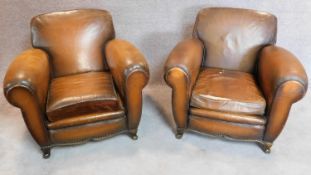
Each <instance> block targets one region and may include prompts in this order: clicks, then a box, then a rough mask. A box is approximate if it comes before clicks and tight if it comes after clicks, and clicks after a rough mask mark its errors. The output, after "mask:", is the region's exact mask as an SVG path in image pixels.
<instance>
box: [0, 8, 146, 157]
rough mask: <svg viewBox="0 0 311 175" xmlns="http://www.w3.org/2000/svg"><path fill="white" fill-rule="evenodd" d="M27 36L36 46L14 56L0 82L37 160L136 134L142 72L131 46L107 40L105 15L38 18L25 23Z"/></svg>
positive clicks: (58, 14) (137, 54)
mask: <svg viewBox="0 0 311 175" xmlns="http://www.w3.org/2000/svg"><path fill="white" fill-rule="evenodd" d="M31 34H32V44H33V47H35V48H36V49H30V50H27V51H25V52H23V53H22V54H21V55H19V56H17V57H16V58H15V59H14V61H13V62H12V64H11V65H10V67H9V68H8V71H7V73H6V76H5V79H4V83H3V85H4V93H5V97H6V98H7V100H8V101H9V102H10V103H11V104H12V105H14V106H16V107H18V108H20V109H21V112H22V114H23V117H24V120H25V123H26V126H27V128H28V129H29V131H30V133H31V135H32V136H33V137H34V139H35V140H36V142H37V143H38V144H39V145H40V147H41V149H42V151H43V155H44V157H45V158H47V157H48V156H49V155H50V149H51V148H52V147H54V146H59V145H71V144H79V143H85V142H87V141H90V140H100V139H103V138H107V137H111V136H113V135H116V134H119V133H123V132H127V133H129V134H130V136H131V137H132V138H133V139H136V138H137V135H136V134H137V129H138V125H139V121H140V117H141V111H142V89H143V88H144V86H145V85H146V84H147V82H148V80H149V69H148V65H147V62H146V61H145V59H144V56H143V55H142V54H141V53H140V52H139V50H138V49H137V48H135V47H134V46H133V45H132V44H130V43H129V42H127V41H123V40H113V38H114V29H113V23H112V19H111V16H110V14H109V12H107V11H105V10H95V9H81V10H71V11H63V12H53V13H48V14H43V15H39V16H36V17H34V18H33V19H32V21H31ZM109 41H110V42H109ZM108 42H109V44H108V46H107V43H108ZM106 56H107V59H106ZM108 66H109V67H108ZM115 85H116V89H115V87H114V86H115ZM119 95H120V96H119Z"/></svg>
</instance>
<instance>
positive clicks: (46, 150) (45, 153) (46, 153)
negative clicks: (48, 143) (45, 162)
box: [41, 148, 51, 159]
mask: <svg viewBox="0 0 311 175" xmlns="http://www.w3.org/2000/svg"><path fill="white" fill-rule="evenodd" d="M41 150H42V153H43V158H44V159H48V158H49V157H50V156H51V148H41Z"/></svg>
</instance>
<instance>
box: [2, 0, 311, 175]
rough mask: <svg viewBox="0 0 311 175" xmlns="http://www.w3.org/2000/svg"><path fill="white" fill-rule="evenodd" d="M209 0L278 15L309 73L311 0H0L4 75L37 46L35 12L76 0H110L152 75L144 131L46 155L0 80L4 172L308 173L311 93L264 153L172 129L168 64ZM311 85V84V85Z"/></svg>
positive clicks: (119, 25)
mask: <svg viewBox="0 0 311 175" xmlns="http://www.w3.org/2000/svg"><path fill="white" fill-rule="evenodd" d="M205 7H240V8H250V9H256V10H262V11H267V12H270V13H272V14H274V15H276V16H277V17H278V35H277V36H278V40H277V45H279V46H282V47H285V48H287V49H288V50H290V51H291V52H293V53H294V54H295V55H296V56H297V57H298V58H299V60H300V61H301V62H302V64H303V65H304V66H305V69H306V71H307V73H308V74H309V75H311V61H310V55H311V32H310V31H311V22H310V20H311V10H310V9H311V1H301V0H300V1H299V0H283V1H278V0H262V1H259V0H258V1H255V0H219V1H214V0H205V1H203V0H202V1H200V0H89V1H86V0H66V1H65V0H63V1H60V0H51V1H49V0H36V1H33V0H24V1H22V0H0V80H1V81H0V85H1V86H2V80H3V77H4V74H5V71H6V69H7V67H8V65H9V63H10V62H11V61H12V59H13V58H14V57H15V56H16V55H18V54H19V53H21V52H22V51H23V50H25V49H28V48H31V44H30V28H29V23H30V20H31V18H32V17H33V16H35V15H38V14H41V13H47V12H53V11H61V10H70V9H78V8H98V9H106V10H108V11H110V12H111V14H112V16H113V21H114V26H115V30H116V35H117V38H122V39H125V40H128V41H131V42H132V43H134V44H135V46H136V47H138V48H139V49H140V50H141V51H142V52H143V53H144V55H145V57H146V59H147V61H148V63H149V66H150V72H151V79H150V82H149V84H148V86H147V87H146V89H145V90H144V108H143V116H142V121H141V125H140V128H139V133H138V134H139V139H138V140H137V141H132V140H131V139H129V138H128V137H127V136H126V135H120V136H117V137H114V138H111V139H107V140H105V141H102V142H96V143H88V144H85V145H81V146H75V147H62V148H55V149H53V150H52V156H51V158H50V159H49V160H44V159H42V158H41V153H40V150H39V147H38V146H37V145H36V144H35V142H34V141H33V139H32V138H31V136H30V134H29V132H28V131H27V129H26V127H25V124H24V122H23V120H22V117H21V113H20V111H19V110H18V109H17V108H13V107H12V106H11V105H9V104H8V103H7V102H6V100H5V99H4V96H3V93H2V88H1V90H0V174H40V175H42V174H136V175H137V174H180V175H181V174H203V173H204V174H229V173H230V174H309V173H310V172H311V167H310V162H311V131H310V130H311V129H310V128H311V116H310V112H311V109H310V105H311V99H310V95H309V94H310V93H308V94H307V95H306V97H305V98H304V99H303V100H302V101H300V102H298V103H296V104H295V105H294V106H293V107H292V111H291V113H290V117H289V120H288V123H287V125H286V127H285V130H284V132H283V133H282V134H281V135H280V137H279V138H278V139H277V141H276V142H275V145H274V146H273V147H272V153H271V154H270V155H266V154H264V153H262V152H261V150H260V149H259V148H258V147H257V146H256V145H254V144H252V143H241V142H232V141H226V140H222V139H218V138H211V137H207V136H202V135H198V134H193V133H187V134H185V135H184V137H183V139H182V140H176V139H175V137H174V134H173V130H172V127H173V124H172V114H171V105H170V100H171V98H170V96H171V91H170V89H169V88H168V87H167V86H166V85H165V84H164V81H163V79H162V77H163V64H164V62H165V60H166V58H167V56H168V54H169V52H170V51H171V50H172V48H173V47H174V46H175V45H176V44H177V42H179V41H181V40H182V39H185V38H189V37H191V32H192V26H193V23H194V20H195V16H196V14H197V12H198V11H199V10H200V9H202V8H205ZM309 91H310V88H309Z"/></svg>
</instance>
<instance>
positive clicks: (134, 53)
mask: <svg viewBox="0 0 311 175" xmlns="http://www.w3.org/2000/svg"><path fill="white" fill-rule="evenodd" d="M105 53H106V60H107V64H108V67H109V68H110V71H111V73H112V77H113V79H114V82H115V84H116V86H117V89H118V91H119V93H120V95H121V97H122V99H123V101H124V102H125V105H126V110H127V111H126V112H127V117H128V128H129V130H135V129H137V127H138V124H139V121H140V117H141V112H142V89H143V88H144V87H145V86H146V84H147V82H148V80H149V68H148V64H147V62H146V60H145V58H144V56H143V55H142V54H141V53H140V51H139V50H138V49H137V48H136V47H134V46H133V45H132V44H131V43H129V42H127V41H124V40H119V39H115V40H111V41H110V42H109V43H108V44H107V46H106V50H105Z"/></svg>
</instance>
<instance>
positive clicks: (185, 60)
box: [164, 39, 204, 132]
mask: <svg viewBox="0 0 311 175" xmlns="http://www.w3.org/2000/svg"><path fill="white" fill-rule="evenodd" d="M203 49H204V48H203V45H202V43H201V41H199V40H198V39H188V40H185V41H182V42H180V43H179V44H178V45H177V46H176V47H175V48H174V49H173V50H172V52H171V54H170V55H169V57H168V59H167V61H166V64H165V75H164V78H165V81H166V82H167V84H168V85H169V86H170V87H171V88H172V107H173V115H174V119H175V122H176V125H177V132H179V131H178V130H180V132H182V131H181V130H183V129H184V128H186V125H187V115H188V109H189V99H190V96H191V91H192V88H193V86H194V84H195V82H196V79H197V77H198V74H199V72H200V68H201V63H202V57H203Z"/></svg>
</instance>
